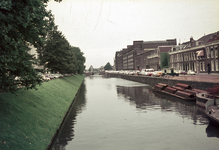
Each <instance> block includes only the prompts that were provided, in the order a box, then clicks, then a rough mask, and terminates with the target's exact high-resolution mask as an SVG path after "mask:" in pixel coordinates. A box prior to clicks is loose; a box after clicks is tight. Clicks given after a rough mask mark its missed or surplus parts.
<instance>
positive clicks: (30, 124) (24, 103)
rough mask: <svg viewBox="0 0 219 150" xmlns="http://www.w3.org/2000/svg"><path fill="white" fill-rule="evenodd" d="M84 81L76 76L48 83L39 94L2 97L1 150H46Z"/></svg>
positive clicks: (0, 117)
mask: <svg viewBox="0 0 219 150" xmlns="http://www.w3.org/2000/svg"><path fill="white" fill-rule="evenodd" d="M83 79H84V75H73V76H69V77H65V78H60V79H56V80H52V81H49V82H45V83H43V84H42V85H41V86H38V87H37V88H38V90H34V89H33V90H23V89H21V90H19V91H18V92H17V93H16V95H14V94H11V93H3V94H0V127H1V128H0V149H3V150H4V149H19V150H20V149H23V150H25V149H28V150H29V149H36V150H38V149H46V148H47V147H48V145H49V144H50V143H51V140H52V138H53V137H54V135H55V134H56V132H57V130H58V129H59V127H60V126H61V123H62V121H63V120H64V118H65V116H66V114H67V112H68V110H69V108H70V106H71V104H72V103H73V99H74V97H75V96H76V95H77V92H78V90H79V88H80V86H81V84H82V82H83Z"/></svg>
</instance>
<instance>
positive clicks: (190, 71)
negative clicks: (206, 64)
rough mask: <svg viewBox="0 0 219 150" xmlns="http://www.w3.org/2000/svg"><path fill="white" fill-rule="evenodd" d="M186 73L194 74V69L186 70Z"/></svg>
mask: <svg viewBox="0 0 219 150" xmlns="http://www.w3.org/2000/svg"><path fill="white" fill-rule="evenodd" d="M187 74H191V75H195V71H193V70H188V72H187Z"/></svg>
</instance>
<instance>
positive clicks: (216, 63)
mask: <svg viewBox="0 0 219 150" xmlns="http://www.w3.org/2000/svg"><path fill="white" fill-rule="evenodd" d="M215 68H216V71H218V60H217V59H216V60H215Z"/></svg>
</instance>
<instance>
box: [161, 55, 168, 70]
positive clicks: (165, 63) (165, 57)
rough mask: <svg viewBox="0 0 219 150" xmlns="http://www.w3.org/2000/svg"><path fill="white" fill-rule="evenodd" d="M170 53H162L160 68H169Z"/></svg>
mask: <svg viewBox="0 0 219 150" xmlns="http://www.w3.org/2000/svg"><path fill="white" fill-rule="evenodd" d="M169 66H170V62H169V53H160V68H161V69H163V68H169Z"/></svg>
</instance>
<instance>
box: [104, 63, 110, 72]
mask: <svg viewBox="0 0 219 150" xmlns="http://www.w3.org/2000/svg"><path fill="white" fill-rule="evenodd" d="M104 69H105V70H112V66H111V65H110V63H109V62H108V63H107V64H106V65H105V66H104Z"/></svg>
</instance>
